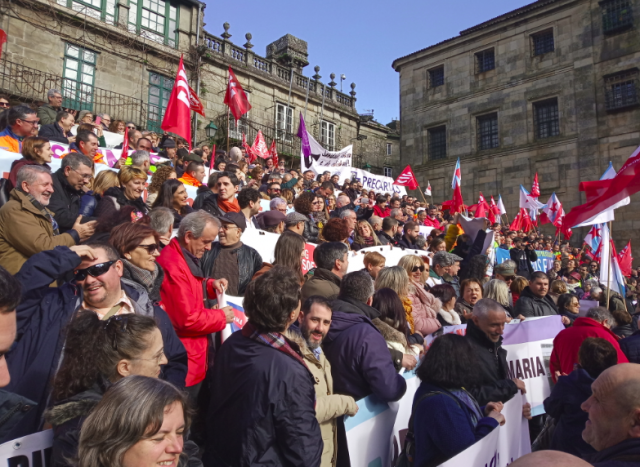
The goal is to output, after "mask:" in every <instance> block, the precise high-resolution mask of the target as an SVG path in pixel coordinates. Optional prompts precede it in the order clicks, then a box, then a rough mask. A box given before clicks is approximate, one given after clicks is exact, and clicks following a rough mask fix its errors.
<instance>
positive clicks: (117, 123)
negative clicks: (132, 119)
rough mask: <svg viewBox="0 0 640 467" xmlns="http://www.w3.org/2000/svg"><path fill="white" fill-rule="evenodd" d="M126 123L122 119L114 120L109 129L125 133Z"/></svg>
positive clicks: (112, 131) (113, 131) (120, 133)
mask: <svg viewBox="0 0 640 467" xmlns="http://www.w3.org/2000/svg"><path fill="white" fill-rule="evenodd" d="M125 127H126V124H125V123H124V122H123V121H122V120H114V121H112V122H111V125H109V131H110V132H111V133H118V134H119V135H124V129H125Z"/></svg>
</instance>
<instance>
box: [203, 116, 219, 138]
mask: <svg viewBox="0 0 640 467" xmlns="http://www.w3.org/2000/svg"><path fill="white" fill-rule="evenodd" d="M204 132H205V134H206V135H207V138H209V139H211V140H213V139H214V138H215V137H216V133H217V132H218V127H217V126H216V125H215V123H213V120H212V121H210V122H209V124H208V125H207V126H206V127H204Z"/></svg>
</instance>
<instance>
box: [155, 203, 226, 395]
mask: <svg viewBox="0 0 640 467" xmlns="http://www.w3.org/2000/svg"><path fill="white" fill-rule="evenodd" d="M219 227H220V222H219V221H218V220H217V219H216V218H215V217H213V216H212V215H211V214H209V213H208V212H205V211H196V212H193V213H191V214H187V215H186V216H185V217H184V218H183V219H182V222H180V227H179V228H178V237H177V238H174V239H173V240H171V242H170V243H169V244H168V245H167V246H166V247H164V248H163V249H162V253H161V254H160V256H159V257H158V260H157V261H158V264H160V266H162V269H163V270H164V281H162V286H161V288H160V296H161V298H162V306H163V307H164V308H165V310H166V311H167V314H168V315H169V318H170V319H171V323H172V324H173V327H174V328H175V330H176V334H177V335H178V337H179V338H180V340H181V341H182V343H183V345H184V347H185V349H187V355H188V356H189V370H188V373H187V381H186V386H187V392H189V395H190V396H191V398H192V400H194V401H195V400H197V395H198V392H199V391H200V387H201V386H202V384H201V383H202V380H204V377H205V374H206V373H207V352H208V350H209V340H208V335H209V334H212V333H214V332H218V331H222V330H223V329H224V327H225V326H226V325H227V323H231V322H232V321H233V308H231V307H229V306H227V307H223V308H222V309H214V308H207V307H206V306H205V303H204V299H205V297H204V291H203V288H204V287H203V282H204V281H205V279H204V274H203V273H202V270H201V269H200V258H202V255H204V252H205V251H207V250H210V249H211V242H213V240H215V238H216V237H217V236H218V229H219ZM226 286H227V280H226V279H218V280H215V279H207V280H206V290H207V295H208V296H207V297H206V298H208V299H209V298H214V297H215V295H216V292H220V293H222V291H223V288H226Z"/></svg>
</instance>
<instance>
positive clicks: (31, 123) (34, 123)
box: [22, 120, 40, 126]
mask: <svg viewBox="0 0 640 467" xmlns="http://www.w3.org/2000/svg"><path fill="white" fill-rule="evenodd" d="M22 121H23V122H24V123H28V124H29V125H33V126H36V125H37V124H38V122H40V120H22Z"/></svg>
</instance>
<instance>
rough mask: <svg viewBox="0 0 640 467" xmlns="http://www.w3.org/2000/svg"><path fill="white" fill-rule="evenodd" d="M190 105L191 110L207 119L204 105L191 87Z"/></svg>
mask: <svg viewBox="0 0 640 467" xmlns="http://www.w3.org/2000/svg"><path fill="white" fill-rule="evenodd" d="M189 103H190V104H191V110H193V111H194V112H197V113H199V114H200V115H202V116H203V117H206V115H205V114H204V105H202V102H201V101H200V98H199V97H198V95H197V94H196V92H195V91H194V90H193V89H191V86H189Z"/></svg>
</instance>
